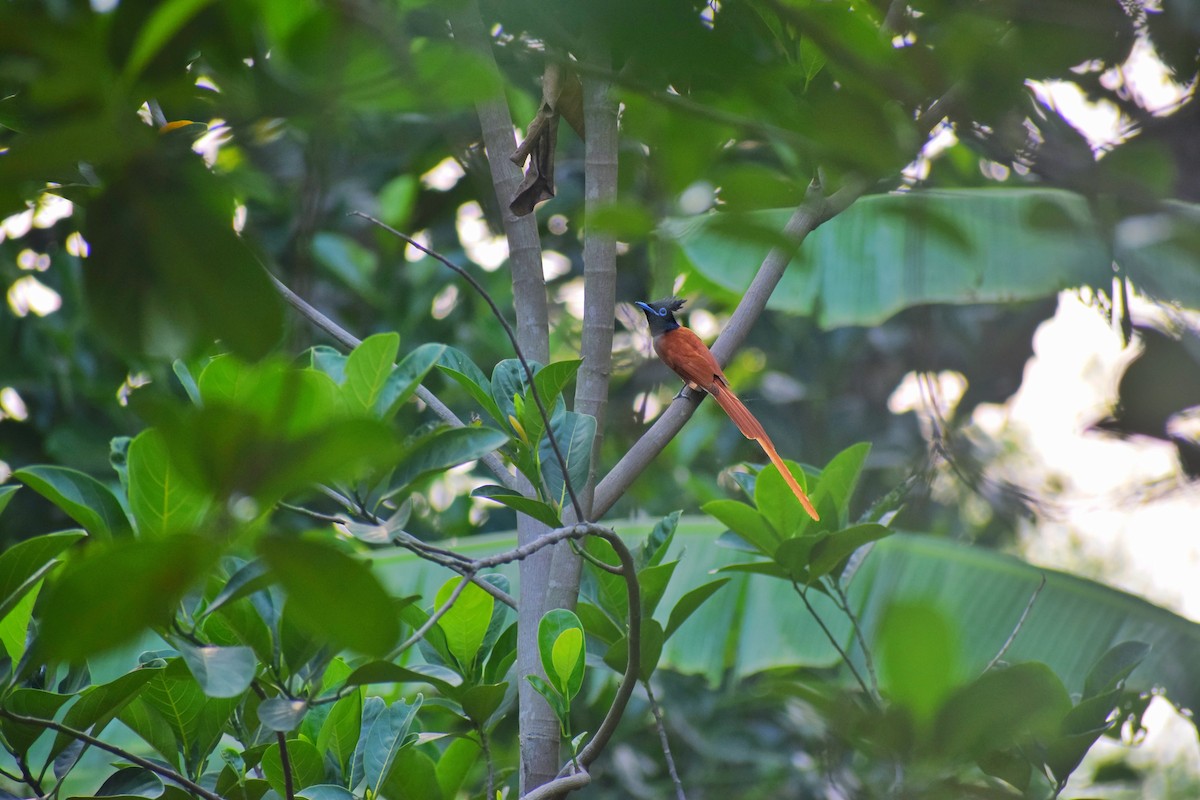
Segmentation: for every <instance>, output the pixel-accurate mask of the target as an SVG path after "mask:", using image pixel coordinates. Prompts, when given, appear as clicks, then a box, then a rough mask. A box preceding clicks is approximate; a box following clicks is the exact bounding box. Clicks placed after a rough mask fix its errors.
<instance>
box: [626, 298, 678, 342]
mask: <svg viewBox="0 0 1200 800" xmlns="http://www.w3.org/2000/svg"><path fill="white" fill-rule="evenodd" d="M683 302H684V301H682V300H680V299H679V298H678V297H667V298H664V299H662V300H655V301H654V302H653V303H646V302H643V301H641V300H639V301H638V302H636V303H635V304H634V305H636V306H637V307H638V308H640V309H641V310H642V311H643V312H645V314H646V321H647V322H649V323H650V335H651V336H658V335H659V334H661V333H666V332H667V331H673V330H675V329H676V328H678V327H679V323H678V322H676V321H675V314H673V313H672V312H674V311H678V310H679V309H681V308H683Z"/></svg>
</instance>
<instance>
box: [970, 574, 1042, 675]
mask: <svg viewBox="0 0 1200 800" xmlns="http://www.w3.org/2000/svg"><path fill="white" fill-rule="evenodd" d="M1044 588H1046V576H1045V575H1043V576H1042V581H1041V583H1039V584H1038V587H1037V588H1036V589H1034V590H1033V594H1031V595H1029V602H1028V603H1026V604H1025V610H1024V611H1022V612H1021V616H1020V618H1019V619H1018V620H1017V624H1016V626H1015V627H1014V628H1013V629H1012V633H1010V634H1009V635H1008V638H1007V639H1005V640H1004V644H1003V645H1002V646H1001V647H1000V651H999V652H998V653H996V657H995V658H993V659H992V660H991V661H989V662H988V665H987V666H986V667H984V668H983V671H984V672H987V671H988V670H990V669H991V668H992V667H994V666H996V665H997V664H999V663H1000V659H1001V658H1003V657H1004V654H1005V653H1007V652H1008V648H1009V647H1011V646H1012V643H1013V641H1014V640H1015V639H1016V638H1017V634H1018V633H1020V632H1021V628H1023V627H1024V626H1025V620H1026V619H1027V618H1028V617H1029V612H1030V611H1032V610H1033V604H1034V603H1035V602H1037V599H1038V595H1039V594H1041V593H1042V589H1044Z"/></svg>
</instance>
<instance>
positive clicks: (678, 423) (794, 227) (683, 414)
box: [592, 180, 867, 518]
mask: <svg viewBox="0 0 1200 800" xmlns="http://www.w3.org/2000/svg"><path fill="white" fill-rule="evenodd" d="M866 188H867V184H866V182H864V181H861V180H852V181H850V182H848V183H847V184H846V185H845V186H843V187H842V188H841V189H839V190H838V191H836V192H834V193H833V194H832V195H830V196H829V197H826V198H823V199H822V198H821V197H820V196H819V190H813V191H810V195H811V196H810V198H809V199H807V200H806V201H805V202H804V204H803V205H801V206H800V207H799V208H797V209H796V211H795V212H794V213H793V214H792V216H791V219H789V220H788V222H787V224H786V225H785V226H784V228H783V235H784V236H785V237H786V238H787V239H789V240H790V241H791V242H792V244H791V245H789V246H788V247H786V248H780V247H776V248H773V249H772V250H771V252H770V253H768V254H767V257H766V258H765V259H763V262H762V265H761V266H760V267H759V268H758V273H757V274H756V275H755V276H754V280H753V281H751V283H750V286H749V288H747V289H746V293H745V294H744V295H743V296H742V300H741V302H740V303H738V306H737V308H736V309H735V310H734V312H733V315H732V316H731V317H730V318H729V324H728V325H726V326H725V330H723V331H722V332H721V335H720V336H718V337H717V341H716V342H715V343H714V344H713V346H712V352H713V355H714V356H716V359H717V362H718V363H720V364H724V363H726V362H727V361H728V360H729V358H730V357H731V356H732V355H733V353H734V352H735V351H736V350H737V349H738V347H740V346H741V344H742V342H743V341H745V339H746V337H747V336H748V335H749V333H750V329H751V328H752V327H753V326H754V323H755V322H757V321H758V318H759V316H761V315H762V312H763V310H764V309H765V308H766V306H767V300H768V299H769V298H770V296H771V293H772V292H773V291H775V287H776V285H778V283H779V280H780V278H782V277H783V273H784V271H785V270H786V269H787V266H788V264H789V263H790V262H791V260H792V256H793V255H794V254H795V251H796V248H798V247H799V246H800V244H801V242H803V241H804V239H805V237H806V236H808V234H810V233H812V232H813V231H814V230H816V229H817V227H819V226H820V225H821V224H822V223H823V222H825V221H826V220H828V219H830V218H831V217H833V216H835V215H837V214H839V213H841V212H842V211H844V210H845V209H846V208H848V207H849V206H850V204H851V203H853V202H854V201H855V200H857V199H858V197H859V196H860V195H862V193H863V192H864V191H865V190H866ZM688 394H690V393H688ZM702 398H703V395H701V397H700V398H696V397H690V396H684V397H682V398H680V399H677V400H676V401H675V402H673V403H672V404H671V405H670V407H668V408H667V410H666V411H665V412H664V413H663V415H662V416H660V417H659V418H658V420H656V421H655V423H654V424H653V425H651V426H650V429H649V430H648V431H646V432H645V433H644V434H643V435H642V437H641V438H640V439H638V441H637V442H635V443H634V445H633V447H631V448H629V450H628V452H626V453H625V455H624V456H623V457H622V458H621V460H620V461H619V462H617V465H616V466H615V467H613V468H612V471H610V472H609V473H608V475H606V476H605V477H604V479H603V480H602V481H600V484H599V485H598V486H597V487H596V497H595V500H594V501H593V502H592V515H593V516H594V517H596V518H601V517H603V516H604V514H605V512H607V511H608V510H609V509H610V508H612V506H613V504H614V503H616V502H617V500H619V499H620V498H621V496H622V495H624V494H625V491H626V490H627V489H628V488H629V487H630V486H631V485H632V484H633V482H634V481H635V480H636V479H637V477H638V476H639V475H641V474H642V471H643V470H645V469H646V467H648V466H649V465H650V463H651V462H652V461H653V460H654V459H655V457H656V456H658V454H659V453H660V452H662V450H663V448H665V447H666V446H667V445H668V444H669V443H670V441H671V439H673V438H674V437H675V434H677V433H679V431H680V430H681V429H682V428H683V425H684V423H686V422H687V421H688V419H690V418H691V416H692V414H693V413H694V412H695V410H696V406H697V404H698V403H699V402H700V399H702Z"/></svg>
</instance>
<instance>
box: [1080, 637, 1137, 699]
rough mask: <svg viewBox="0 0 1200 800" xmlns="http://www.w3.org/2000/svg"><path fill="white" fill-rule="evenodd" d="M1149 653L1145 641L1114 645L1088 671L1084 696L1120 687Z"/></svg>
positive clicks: (1084, 684)
mask: <svg viewBox="0 0 1200 800" xmlns="http://www.w3.org/2000/svg"><path fill="white" fill-rule="evenodd" d="M1149 654H1150V646H1149V645H1147V644H1146V643H1145V642H1121V643H1120V644H1117V645H1114V646H1113V647H1112V648H1111V649H1110V650H1109V651H1108V652H1106V653H1105V654H1104V655H1102V656H1101V657H1100V658H1099V660H1097V661H1096V665H1095V666H1094V667H1092V668H1091V670H1090V671H1089V672H1088V675H1087V678H1086V679H1085V680H1084V682H1083V696H1084V697H1085V698H1087V697H1095V696H1096V695H1099V694H1103V693H1105V692H1110V691H1112V690H1113V689H1116V688H1118V687H1120V686H1121V685H1123V684H1124V682H1125V680H1126V679H1127V678H1128V677H1129V676H1130V675H1131V674H1132V673H1133V671H1134V670H1135V669H1137V668H1138V665H1140V664H1141V663H1142V662H1143V661H1145V660H1146V656H1147V655H1149Z"/></svg>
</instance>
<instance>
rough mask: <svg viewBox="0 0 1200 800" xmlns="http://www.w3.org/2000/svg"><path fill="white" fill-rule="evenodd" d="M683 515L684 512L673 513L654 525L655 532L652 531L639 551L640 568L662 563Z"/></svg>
mask: <svg viewBox="0 0 1200 800" xmlns="http://www.w3.org/2000/svg"><path fill="white" fill-rule="evenodd" d="M682 513H683V512H682V511H672V512H671V513H670V514H668V515H666V516H665V517H663V518H662V519H660V520H659V521H658V522H657V523H656V524H655V525H654V530H652V531H650V535H649V536H647V537H646V541H645V542H644V543H643V544H642V549H641V550H640V551H639V554H638V555H639V556H640V559H639V560H640V562H641V563H640V566H643V567H644V566H651V567H652V566H655V565H656V564H661V563H662V560H663V557H664V556H666V553H667V548H668V547H670V546H671V541H672V540H673V539H674V538H675V528H676V527H677V526H678V525H679V516H680V515H681V514H682Z"/></svg>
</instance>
